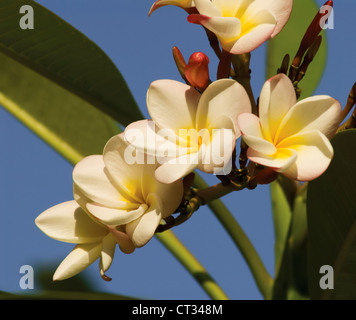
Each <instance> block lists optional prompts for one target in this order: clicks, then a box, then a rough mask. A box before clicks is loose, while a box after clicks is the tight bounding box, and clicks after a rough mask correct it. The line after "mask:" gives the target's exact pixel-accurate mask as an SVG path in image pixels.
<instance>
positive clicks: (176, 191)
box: [142, 176, 183, 218]
mask: <svg viewBox="0 0 356 320" xmlns="http://www.w3.org/2000/svg"><path fill="white" fill-rule="evenodd" d="M151 179H152V176H150V177H147V178H146V179H145V181H143V182H142V185H143V187H145V186H148V185H149V184H150V183H151V184H153V185H154V186H153V187H151V188H148V187H146V188H145V191H144V193H145V198H146V204H148V205H150V203H149V202H148V200H147V199H149V198H150V194H151V193H154V194H156V195H157V197H158V198H159V199H160V201H161V202H162V208H161V210H162V212H161V213H162V218H166V217H168V216H169V215H171V214H172V213H173V212H174V211H175V210H176V209H177V208H178V206H179V205H180V203H181V202H182V200H183V181H182V180H179V179H178V180H176V181H174V182H172V183H169V184H166V183H162V182H159V181H158V180H157V179H155V177H154V176H153V179H154V181H152V182H147V180H151Z"/></svg>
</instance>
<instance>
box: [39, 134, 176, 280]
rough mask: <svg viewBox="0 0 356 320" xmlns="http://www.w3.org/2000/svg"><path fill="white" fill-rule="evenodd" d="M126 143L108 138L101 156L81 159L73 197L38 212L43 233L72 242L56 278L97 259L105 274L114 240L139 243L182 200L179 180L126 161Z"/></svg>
mask: <svg viewBox="0 0 356 320" xmlns="http://www.w3.org/2000/svg"><path fill="white" fill-rule="evenodd" d="M127 147H128V146H127V144H126V143H125V142H124V140H123V134H120V135H117V136H114V137H113V138H111V139H110V140H109V141H108V143H107V144H106V146H105V148H104V153H103V155H92V156H89V157H86V158H84V159H83V160H81V161H80V162H79V163H78V164H77V165H76V166H75V168H74V170H73V181H74V199H75V201H68V202H65V203H61V204H59V205H56V206H54V207H52V208H50V209H48V210H46V211H45V212H43V213H42V214H40V215H39V216H38V217H37V219H36V224H37V226H38V227H39V228H40V229H41V230H42V231H43V232H44V233H46V234H47V235H48V236H50V237H52V238H54V239H56V240H59V241H64V242H70V243H76V244H77V246H76V247H75V248H74V250H73V251H72V252H71V253H70V254H69V255H68V256H67V257H66V258H65V260H64V261H63V262H62V263H61V265H60V266H59V267H58V269H57V271H56V273H55V275H54V279H55V280H63V279H66V278H69V277H72V276H74V275H75V274H77V273H79V272H81V271H82V270H84V269H85V268H86V267H88V266H89V265H90V264H91V263H93V262H94V261H95V260H97V259H98V258H100V273H101V275H102V276H103V277H106V276H105V274H104V273H105V271H107V270H108V268H109V267H110V265H111V262H112V259H113V256H114V252H115V246H116V244H118V245H119V247H120V249H121V251H123V252H125V253H131V252H133V251H134V250H135V248H136V247H142V246H143V245H145V244H146V243H147V242H148V241H149V240H150V239H151V238H152V237H153V235H154V233H155V230H156V228H157V226H158V225H159V223H160V221H161V219H162V218H166V217H168V216H169V215H170V214H172V213H173V212H174V211H175V210H176V209H177V207H178V206H179V204H180V202H181V201H182V197H183V184H182V181H177V182H175V183H173V184H170V185H167V184H162V183H160V182H158V181H157V180H156V179H155V178H154V170H155V168H156V166H155V165H152V164H140V165H139V164H135V165H129V164H127V163H126V161H125V159H124V153H125V151H126V149H127Z"/></svg>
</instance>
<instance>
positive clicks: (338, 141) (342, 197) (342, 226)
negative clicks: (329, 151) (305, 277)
mask: <svg viewBox="0 0 356 320" xmlns="http://www.w3.org/2000/svg"><path fill="white" fill-rule="evenodd" d="M332 145H333V147H334V152H335V156H334V159H333V160H332V162H331V164H330V166H329V168H328V169H327V170H326V171H325V173H324V174H323V175H322V176H321V177H319V178H318V179H316V180H314V181H312V182H310V183H309V187H308V196H307V212H308V214H307V215H308V238H309V240H308V241H309V249H308V259H309V266H308V273H309V287H310V295H311V298H312V299H356V196H355V194H356V170H355V163H356V148H355V146H356V130H347V131H343V132H340V133H338V134H337V135H336V136H335V137H334V138H333V139H332ZM323 265H329V266H331V267H333V269H334V289H324V290H322V289H321V288H320V285H319V281H320V279H321V277H322V276H324V274H320V273H319V272H320V267H321V266H323Z"/></svg>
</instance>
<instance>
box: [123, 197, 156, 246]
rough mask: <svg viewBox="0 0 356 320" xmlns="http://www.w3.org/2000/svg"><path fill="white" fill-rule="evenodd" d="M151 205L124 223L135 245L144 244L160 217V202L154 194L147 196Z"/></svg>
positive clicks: (152, 233)
mask: <svg viewBox="0 0 356 320" xmlns="http://www.w3.org/2000/svg"><path fill="white" fill-rule="evenodd" d="M149 201H150V203H151V206H150V207H149V208H148V210H147V212H146V213H145V214H144V215H143V216H141V217H140V218H138V219H136V220H134V221H132V222H130V223H128V224H127V225H126V233H127V234H128V235H129V237H130V238H131V241H132V242H133V244H134V245H135V247H137V248H139V247H142V246H144V245H145V244H146V243H147V242H148V241H149V240H151V238H152V237H153V235H154V233H155V231H156V229H157V227H158V225H159V223H160V221H161V219H162V214H161V212H162V202H161V201H160V199H159V198H158V197H157V195H155V194H151V195H150V196H149Z"/></svg>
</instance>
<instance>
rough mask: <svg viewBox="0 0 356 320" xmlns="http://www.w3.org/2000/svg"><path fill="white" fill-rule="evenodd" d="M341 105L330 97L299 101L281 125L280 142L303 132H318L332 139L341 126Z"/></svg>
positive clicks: (316, 97) (315, 97)
mask: <svg viewBox="0 0 356 320" xmlns="http://www.w3.org/2000/svg"><path fill="white" fill-rule="evenodd" d="M340 116H341V106H340V103H339V102H338V101H337V100H335V99H333V98H331V97H329V96H314V97H310V98H306V99H304V100H301V101H299V102H298V103H297V104H296V105H294V106H293V108H291V109H290V110H289V112H288V113H287V114H286V116H285V117H284V119H283V122H282V123H281V124H280V128H279V134H278V141H282V140H283V139H285V138H287V137H289V136H292V135H295V134H299V133H302V132H307V131H313V130H318V131H320V132H321V133H323V134H324V135H325V136H326V137H327V138H329V139H330V138H332V137H333V136H334V134H335V132H336V130H337V128H338V126H339V123H340Z"/></svg>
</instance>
